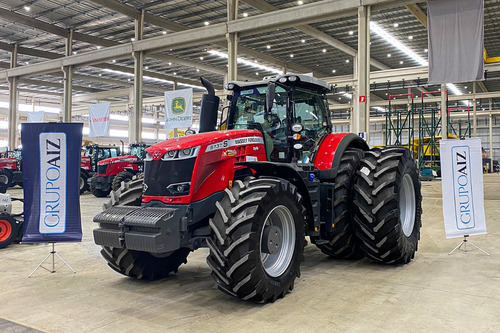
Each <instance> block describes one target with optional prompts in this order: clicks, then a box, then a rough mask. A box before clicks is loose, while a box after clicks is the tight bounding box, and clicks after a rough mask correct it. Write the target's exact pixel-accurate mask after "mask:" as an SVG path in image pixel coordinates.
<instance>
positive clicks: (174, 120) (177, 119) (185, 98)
mask: <svg viewBox="0 0 500 333" xmlns="http://www.w3.org/2000/svg"><path fill="white" fill-rule="evenodd" d="M165 106H166V110H165V128H166V129H172V128H188V127H191V125H192V124H193V89H182V90H174V91H167V92H165Z"/></svg>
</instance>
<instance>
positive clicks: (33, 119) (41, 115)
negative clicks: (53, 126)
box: [28, 111, 45, 123]
mask: <svg viewBox="0 0 500 333" xmlns="http://www.w3.org/2000/svg"><path fill="white" fill-rule="evenodd" d="M44 121H45V112H44V111H34V112H28V123H43V122H44Z"/></svg>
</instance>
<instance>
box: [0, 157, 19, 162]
mask: <svg viewBox="0 0 500 333" xmlns="http://www.w3.org/2000/svg"><path fill="white" fill-rule="evenodd" d="M16 161H17V159H16V158H15V157H2V158H0V163H11V162H16Z"/></svg>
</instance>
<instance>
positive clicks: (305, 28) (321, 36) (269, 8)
mask: <svg viewBox="0 0 500 333" xmlns="http://www.w3.org/2000/svg"><path fill="white" fill-rule="evenodd" d="M243 1H244V2H246V3H247V4H249V5H250V6H252V7H254V8H255V9H258V10H260V11H261V12H264V13H269V12H273V11H277V10H279V8H277V7H274V6H273V5H271V4H269V3H267V2H265V1H264V0H243ZM294 28H295V29H297V30H299V31H302V32H303V33H305V34H306V35H309V36H311V37H313V38H315V39H317V40H320V41H322V42H323V43H325V44H327V45H330V46H332V47H334V48H336V49H337V50H340V51H342V52H344V53H346V54H348V55H350V56H353V57H355V56H356V55H357V54H358V51H357V50H356V49H354V48H352V47H350V46H349V45H347V44H344V43H342V42H341V41H339V40H338V39H336V38H333V37H331V36H330V35H328V34H326V33H324V32H322V31H320V30H318V29H316V28H314V27H312V26H310V25H308V24H306V25H300V26H295V27H294ZM370 64H371V65H373V66H375V67H377V68H379V69H389V67H388V66H386V65H384V64H382V63H381V62H379V61H377V60H375V59H373V58H372V59H370Z"/></svg>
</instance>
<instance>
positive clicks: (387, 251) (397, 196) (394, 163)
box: [354, 147, 422, 264]
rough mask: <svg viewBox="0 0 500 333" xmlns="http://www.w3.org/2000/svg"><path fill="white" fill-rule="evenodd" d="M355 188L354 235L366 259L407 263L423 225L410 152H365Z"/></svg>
mask: <svg viewBox="0 0 500 333" xmlns="http://www.w3.org/2000/svg"><path fill="white" fill-rule="evenodd" d="M361 163H362V167H361V169H360V170H359V171H358V179H357V181H356V185H355V195H354V207H355V208H356V210H355V218H354V219H355V221H356V228H357V232H356V235H357V236H358V239H359V240H360V241H361V248H362V250H363V251H364V252H365V254H366V256H367V257H369V258H371V259H373V260H376V261H380V262H383V263H387V264H406V263H408V262H410V260H411V259H413V257H414V256H415V252H416V251H417V248H418V241H419V239H420V227H421V225H422V221H421V214H422V207H421V206H422V195H421V193H420V180H419V176H418V169H417V166H416V164H415V161H414V159H413V156H412V154H411V152H410V151H409V150H408V149H405V148H401V147H389V148H385V149H374V150H371V151H367V152H365V158H364V159H363V160H362V161H361Z"/></svg>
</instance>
